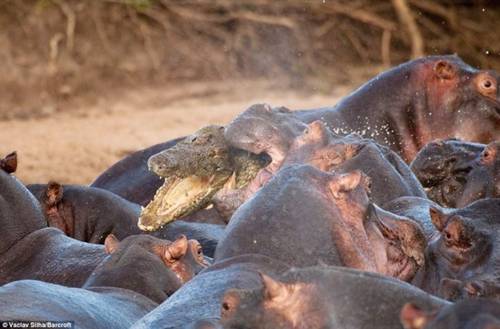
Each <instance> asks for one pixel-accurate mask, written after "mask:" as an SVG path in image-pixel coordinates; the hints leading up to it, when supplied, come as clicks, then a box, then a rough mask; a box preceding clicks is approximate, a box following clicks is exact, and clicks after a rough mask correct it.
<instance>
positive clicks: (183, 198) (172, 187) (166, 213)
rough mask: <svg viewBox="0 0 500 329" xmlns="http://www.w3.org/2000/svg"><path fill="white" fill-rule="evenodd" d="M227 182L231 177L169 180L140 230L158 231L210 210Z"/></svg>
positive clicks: (145, 213)
mask: <svg viewBox="0 0 500 329" xmlns="http://www.w3.org/2000/svg"><path fill="white" fill-rule="evenodd" d="M227 179H228V176H227V175H212V176H210V177H198V176H194V175H193V176H188V177H186V178H177V177H175V178H167V179H165V183H164V184H163V186H162V187H160V188H159V189H158V190H157V191H156V194H155V196H154V198H153V200H152V201H151V202H150V203H149V204H148V205H147V206H146V207H145V208H143V209H142V211H141V215H140V217H139V223H138V225H139V228H140V229H141V230H144V231H156V230H158V229H159V228H161V227H162V226H164V225H166V224H168V223H170V222H172V221H174V220H175V219H177V218H180V217H182V216H184V215H187V214H189V213H191V212H192V211H193V210H195V209H200V208H204V207H206V206H207V205H208V204H209V203H210V201H211V200H212V197H213V195H214V194H215V193H216V192H217V191H218V190H219V189H220V188H221V186H222V185H224V183H225V182H226V181H227Z"/></svg>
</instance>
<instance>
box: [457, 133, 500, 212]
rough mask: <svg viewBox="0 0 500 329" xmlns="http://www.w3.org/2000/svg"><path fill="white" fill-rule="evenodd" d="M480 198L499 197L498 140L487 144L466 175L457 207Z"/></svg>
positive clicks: (499, 158)
mask: <svg viewBox="0 0 500 329" xmlns="http://www.w3.org/2000/svg"><path fill="white" fill-rule="evenodd" d="M482 198H500V141H496V142H492V143H490V144H488V145H487V146H486V147H485V148H484V150H483V152H481V154H480V156H479V158H478V161H477V162H476V165H475V166H474V167H473V168H472V170H471V171H470V173H469V175H468V176H467V180H466V183H465V185H464V190H463V193H462V195H461V197H460V198H459V199H458V200H457V207H465V206H466V205H468V204H470V203H472V202H474V201H476V200H479V199H482Z"/></svg>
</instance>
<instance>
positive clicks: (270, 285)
mask: <svg viewBox="0 0 500 329" xmlns="http://www.w3.org/2000/svg"><path fill="white" fill-rule="evenodd" d="M259 274H260V278H261V280H262V285H263V286H264V299H265V300H268V301H271V300H275V299H278V298H281V297H285V296H287V295H288V292H289V289H288V286H287V285H286V284H284V283H281V282H279V281H276V280H274V279H273V278H271V277H270V276H268V275H266V274H264V273H260V272H259Z"/></svg>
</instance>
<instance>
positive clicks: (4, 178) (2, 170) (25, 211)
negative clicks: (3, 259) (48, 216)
mask: <svg viewBox="0 0 500 329" xmlns="http://www.w3.org/2000/svg"><path fill="white" fill-rule="evenodd" d="M16 168H17V154H16V153H15V152H14V153H11V154H9V155H7V156H6V157H5V158H3V159H0V227H1V228H2V239H1V240H0V255H1V254H2V253H3V252H5V251H6V250H8V249H9V248H10V247H11V246H12V245H13V244H15V243H16V242H17V241H19V240H20V239H22V238H24V237H25V236H26V235H28V234H29V233H31V232H33V231H36V230H38V229H41V228H44V227H46V224H45V220H44V216H43V213H42V210H41V208H40V205H39V203H38V201H37V200H36V199H35V197H34V196H33V195H32V194H31V193H30V192H29V191H28V190H27V189H26V188H25V187H24V185H23V184H22V183H21V182H19V181H18V180H17V178H16V177H14V176H13V175H11V174H12V173H14V172H15V171H16Z"/></svg>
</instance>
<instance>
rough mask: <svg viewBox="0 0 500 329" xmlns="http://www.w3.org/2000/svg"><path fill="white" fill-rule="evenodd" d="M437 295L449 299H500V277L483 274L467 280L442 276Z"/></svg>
mask: <svg viewBox="0 0 500 329" xmlns="http://www.w3.org/2000/svg"><path fill="white" fill-rule="evenodd" d="M439 296H441V297H443V298H445V299H447V300H451V301H456V300H460V299H471V298H489V299H496V300H500V277H496V278H495V277H493V276H492V275H489V274H484V275H481V276H479V277H475V278H473V279H468V280H467V281H461V280H456V279H450V278H444V279H442V280H441V282H440V286H439Z"/></svg>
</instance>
